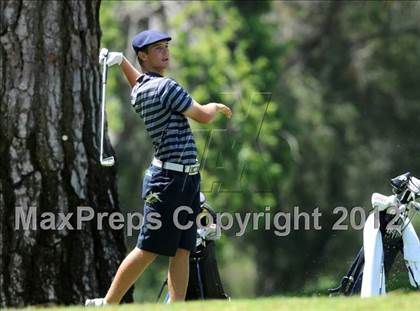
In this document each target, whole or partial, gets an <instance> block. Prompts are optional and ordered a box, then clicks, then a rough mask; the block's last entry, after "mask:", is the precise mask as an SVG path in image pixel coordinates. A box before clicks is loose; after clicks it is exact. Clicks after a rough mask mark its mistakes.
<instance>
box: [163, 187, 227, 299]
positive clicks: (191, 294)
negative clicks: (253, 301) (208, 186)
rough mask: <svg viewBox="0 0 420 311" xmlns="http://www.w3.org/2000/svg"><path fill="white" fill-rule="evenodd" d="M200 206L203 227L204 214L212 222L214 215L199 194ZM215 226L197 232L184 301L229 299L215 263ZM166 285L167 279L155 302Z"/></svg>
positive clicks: (202, 195) (204, 221)
mask: <svg viewBox="0 0 420 311" xmlns="http://www.w3.org/2000/svg"><path fill="white" fill-rule="evenodd" d="M200 204H201V214H200V215H203V217H200V221H201V224H202V226H203V227H204V226H206V225H207V224H208V223H207V222H206V221H207V217H205V215H206V213H209V214H210V215H211V217H212V219H213V220H215V219H216V213H215V212H214V211H213V210H212V208H211V207H210V206H209V205H208V204H207V203H206V198H205V196H204V194H203V193H200ZM215 226H217V224H214V225H209V226H207V227H206V228H202V229H198V230H197V244H196V249H195V251H194V252H192V253H191V255H190V274H189V280H188V287H187V293H186V296H185V300H204V299H229V296H228V295H227V294H226V293H225V291H224V289H223V285H222V281H221V279H220V274H219V268H218V266H217V261H216V250H215V240H217V239H219V238H220V236H217V230H216V227H215ZM167 285H168V279H166V280H165V281H164V282H163V284H162V286H161V288H160V291H159V294H158V297H157V301H159V300H160V299H161V297H162V293H163V291H164V290H165V287H166V286H167ZM168 300H169V293H167V294H166V296H165V299H164V302H165V303H167V302H168Z"/></svg>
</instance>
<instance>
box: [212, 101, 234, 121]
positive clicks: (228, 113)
mask: <svg viewBox="0 0 420 311" xmlns="http://www.w3.org/2000/svg"><path fill="white" fill-rule="evenodd" d="M216 107H217V112H221V113H223V114H224V115H225V117H226V118H228V119H230V118H232V110H231V109H230V108H229V107H228V106H226V105H223V104H219V103H216Z"/></svg>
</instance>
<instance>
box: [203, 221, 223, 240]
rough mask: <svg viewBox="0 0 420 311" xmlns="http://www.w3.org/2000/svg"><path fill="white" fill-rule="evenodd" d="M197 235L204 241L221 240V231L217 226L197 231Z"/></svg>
mask: <svg viewBox="0 0 420 311" xmlns="http://www.w3.org/2000/svg"><path fill="white" fill-rule="evenodd" d="M197 233H198V235H199V236H200V237H201V238H202V239H203V240H208V241H210V240H218V239H220V230H217V227H216V224H211V225H210V226H208V227H204V228H200V229H198V230H197Z"/></svg>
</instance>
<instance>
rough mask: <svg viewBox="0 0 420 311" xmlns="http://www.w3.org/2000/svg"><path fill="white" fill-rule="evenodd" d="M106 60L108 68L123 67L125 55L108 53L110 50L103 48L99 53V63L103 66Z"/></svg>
mask: <svg viewBox="0 0 420 311" xmlns="http://www.w3.org/2000/svg"><path fill="white" fill-rule="evenodd" d="M105 58H106V59H107V60H106V64H107V65H108V66H112V65H115V64H118V65H121V63H122V61H123V58H124V55H123V53H121V52H108V49H105V48H102V49H101V51H100V53H99V63H100V64H103V62H104V59H105Z"/></svg>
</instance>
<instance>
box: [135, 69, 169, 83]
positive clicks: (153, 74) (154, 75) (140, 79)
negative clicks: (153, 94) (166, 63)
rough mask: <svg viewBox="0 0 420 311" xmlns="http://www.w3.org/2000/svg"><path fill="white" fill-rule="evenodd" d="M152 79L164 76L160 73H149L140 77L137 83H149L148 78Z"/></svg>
mask: <svg viewBox="0 0 420 311" xmlns="http://www.w3.org/2000/svg"><path fill="white" fill-rule="evenodd" d="M150 77H163V76H162V75H161V74H160V73H157V72H153V71H149V72H145V73H144V74H142V75H140V77H139V78H138V79H137V82H139V83H142V82H145V80H146V81H147V80H148V79H147V78H149V79H150Z"/></svg>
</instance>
